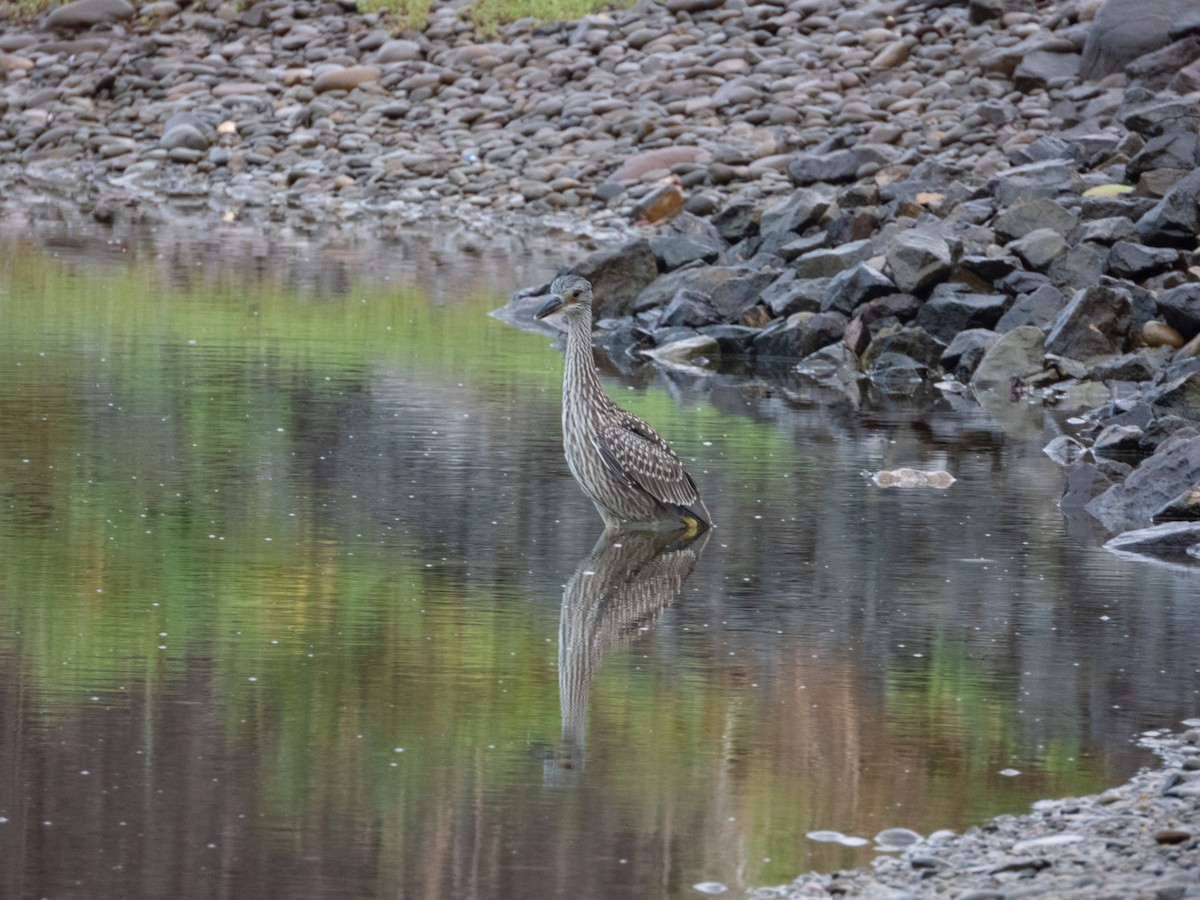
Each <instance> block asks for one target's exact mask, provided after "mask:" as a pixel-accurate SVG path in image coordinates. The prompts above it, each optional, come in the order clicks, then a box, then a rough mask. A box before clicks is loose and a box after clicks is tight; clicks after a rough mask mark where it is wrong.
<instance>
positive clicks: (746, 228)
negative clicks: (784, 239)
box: [712, 200, 760, 244]
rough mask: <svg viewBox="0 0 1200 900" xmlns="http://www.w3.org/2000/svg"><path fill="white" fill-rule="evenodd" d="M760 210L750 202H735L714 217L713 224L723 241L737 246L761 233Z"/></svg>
mask: <svg viewBox="0 0 1200 900" xmlns="http://www.w3.org/2000/svg"><path fill="white" fill-rule="evenodd" d="M759 216H760V212H759V208H758V205H757V204H755V203H753V202H752V201H750V200H734V201H733V202H732V203H729V204H727V205H726V206H725V207H724V208H723V209H722V210H721V211H720V212H718V213H717V214H716V215H714V216H713V217H712V224H713V226H714V227H715V228H716V229H717V232H718V233H719V234H720V235H721V237H722V239H724V240H726V241H728V242H729V243H731V244H736V243H737V242H738V241H740V240H743V239H745V238H748V237H752V236H753V235H756V234H758V231H759Z"/></svg>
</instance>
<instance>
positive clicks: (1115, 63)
mask: <svg viewBox="0 0 1200 900" xmlns="http://www.w3.org/2000/svg"><path fill="white" fill-rule="evenodd" d="M1191 7H1192V3H1191V0H1106V2H1105V3H1104V5H1103V6H1101V7H1100V10H1099V11H1098V12H1097V13H1096V18H1095V19H1094V20H1093V22H1092V27H1091V29H1090V30H1089V31H1088V36H1087V41H1086V43H1085V44H1084V46H1083V60H1082V65H1081V66H1080V69H1079V76H1080V77H1081V78H1085V79H1097V78H1103V77H1104V76H1105V75H1111V74H1112V73H1114V72H1120V71H1121V70H1123V69H1124V68H1125V66H1126V65H1128V64H1129V63H1131V62H1132V61H1133V60H1135V59H1137V58H1138V57H1139V56H1142V55H1143V54H1145V53H1149V52H1150V51H1152V50H1157V49H1158V48H1159V47H1165V46H1166V45H1167V42H1168V41H1169V40H1170V38H1169V31H1170V28H1171V26H1172V25H1173V24H1174V23H1175V22H1176V21H1177V20H1178V19H1179V18H1180V17H1181V16H1182V15H1184V13H1185V12H1187V11H1188V10H1189V9H1191Z"/></svg>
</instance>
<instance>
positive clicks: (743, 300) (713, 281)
mask: <svg viewBox="0 0 1200 900" xmlns="http://www.w3.org/2000/svg"><path fill="white" fill-rule="evenodd" d="M672 274H679V275H682V276H684V278H683V279H682V281H681V282H680V283H679V285H678V286H677V287H676V289H675V290H674V292H673V295H672V297H671V299H670V301H669V302H668V303H667V304H666V307H665V308H664V309H663V313H662V318H661V319H660V320H659V326H660V327H671V326H680V325H685V326H690V327H693V328H694V327H697V326H700V325H712V324H716V323H720V322H728V323H731V322H736V321H737V319H738V317H739V316H740V315H741V313H742V312H743V310H745V309H746V308H747V307H749V306H753V305H755V304H756V303H758V301H759V298H760V296H761V295H762V292H763V290H764V289H765V288H766V287H767V286H768V285H769V284H770V283H771V282H772V281H774V280H775V278H776V277H777V275H778V273H777V272H770V271H766V272H753V271H750V270H747V269H741V268H735V267H726V266H706V267H702V268H696V269H683V270H680V271H679V272H677V273H672ZM667 278H670V276H667ZM664 280H666V279H660V281H664ZM657 287H658V284H654V285H652V286H651V287H650V288H648V289H647V291H652V290H654V289H655V288H657ZM646 293H647V292H646V291H643V293H642V295H640V296H639V297H638V300H637V303H636V306H637V308H638V309H642V308H645V307H644V301H645V296H646Z"/></svg>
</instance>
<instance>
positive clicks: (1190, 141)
mask: <svg viewBox="0 0 1200 900" xmlns="http://www.w3.org/2000/svg"><path fill="white" fill-rule="evenodd" d="M1197 166H1200V135H1197V134H1195V133H1193V132H1190V131H1184V132H1178V131H1172V132H1168V133H1166V134H1160V135H1158V136H1156V137H1152V138H1151V139H1150V140H1149V141H1148V142H1147V143H1146V146H1145V147H1143V148H1142V149H1141V150H1139V151H1138V152H1137V153H1136V154H1134V156H1133V159H1131V160H1129V162H1128V163H1126V164H1125V177H1126V178H1127V179H1128V180H1129V181H1130V182H1134V181H1137V179H1138V178H1140V177H1141V176H1142V174H1143V173H1146V172H1151V171H1153V170H1155V169H1175V170H1178V171H1179V173H1180V175H1183V174H1185V173H1187V172H1190V171H1192V169H1194V168H1196V167H1197Z"/></svg>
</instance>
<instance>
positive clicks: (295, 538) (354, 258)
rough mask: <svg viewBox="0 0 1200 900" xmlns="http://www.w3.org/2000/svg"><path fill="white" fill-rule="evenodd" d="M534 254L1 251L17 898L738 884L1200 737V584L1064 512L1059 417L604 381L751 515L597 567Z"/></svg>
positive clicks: (9, 812) (5, 751) (0, 403)
mask: <svg viewBox="0 0 1200 900" xmlns="http://www.w3.org/2000/svg"><path fill="white" fill-rule="evenodd" d="M502 251H503V252H500V253H491V252H490V251H489V248H488V246H486V245H484V246H478V245H476V246H475V247H473V248H468V252H461V248H460V252H447V251H445V249H444V248H439V247H436V246H432V245H430V244H429V242H428V241H425V240H416V241H413V242H411V243H407V244H405V243H401V244H397V245H375V244H370V245H364V246H340V247H331V246H326V247H323V248H314V247H312V246H309V245H302V244H296V245H294V246H286V245H266V244H263V243H261V241H258V240H255V239H251V238H249V237H246V236H243V237H242V239H241V240H240V241H236V240H235V241H233V242H232V243H229V242H225V243H222V242H219V241H217V240H216V239H213V240H212V241H206V240H205V239H204V238H203V236H199V235H191V236H189V237H187V238H186V239H185V238H183V237H181V236H180V235H178V234H176V235H174V236H165V235H159V236H157V237H155V236H150V237H145V238H144V239H142V240H140V241H138V242H134V243H130V242H111V243H104V242H102V241H100V242H98V241H95V240H90V239H86V238H84V239H79V238H75V237H70V236H68V238H64V237H63V236H61V235H60V236H58V237H57V238H56V239H54V240H50V239H44V240H39V241H36V242H35V241H29V240H22V239H20V238H16V237H13V236H11V235H9V236H7V237H4V238H3V239H0V374H2V377H0V723H2V724H0V895H3V896H6V897H9V896H11V897H26V896H28V897H59V896H73V897H113V896H129V897H132V896H145V897H160V896H178V897H213V896H248V895H252V894H254V893H256V892H257V893H258V894H260V895H263V896H306V897H362V896H409V895H422V896H438V897H450V896H471V897H514V896H577V897H613V896H639V897H654V896H664V897H665V896H685V895H689V894H693V893H696V892H695V888H694V886H695V885H697V884H701V883H704V882H718V883H720V884H723V885H726V886H728V887H730V888H731V889H734V890H735V891H736V889H739V888H744V887H746V886H752V885H756V884H769V883H776V882H781V881H785V880H789V879H790V878H791V877H793V876H794V875H796V874H797V873H799V872H801V871H804V870H807V869H810V868H823V869H829V868H833V867H839V866H844V865H848V864H856V863H863V862H867V861H869V860H870V858H871V857H872V856H873V855H874V851H873V850H872V848H871V847H869V846H868V847H865V848H860V849H854V848H849V847H844V846H842V845H840V844H837V843H830V842H821V841H815V840H812V839H809V838H808V837H806V835H807V834H809V833H810V832H816V831H835V832H840V833H842V834H844V835H848V836H862V837H867V838H871V837H873V836H874V835H875V834H876V833H877V832H879V831H881V830H882V829H884V828H886V827H890V826H903V827H908V828H912V829H915V830H917V831H920V832H923V833H927V832H930V831H932V830H935V829H938V828H943V827H949V828H956V829H957V828H963V827H966V826H968V825H970V824H973V823H977V822H980V821H981V820H983V819H985V818H986V817H988V816H991V815H994V814H997V813H1001V812H1008V811H1019V810H1023V809H1025V808H1026V807H1027V805H1028V804H1029V803H1030V802H1031V801H1033V800H1035V799H1038V798H1041V797H1045V796H1054V795H1065V794H1070V793H1079V792H1090V791H1094V790H1097V789H1101V788H1103V787H1104V786H1106V785H1109V784H1113V783H1116V782H1118V781H1120V780H1122V779H1123V777H1124V776H1125V775H1126V774H1127V773H1129V772H1130V771H1131V770H1132V769H1134V768H1136V767H1137V766H1138V765H1140V764H1143V763H1144V762H1147V760H1146V759H1145V758H1144V757H1142V756H1141V755H1139V754H1138V752H1137V751H1135V750H1134V749H1133V748H1132V746H1131V744H1130V738H1131V737H1132V736H1133V735H1134V734H1135V733H1136V732H1138V731H1139V730H1142V729H1145V728H1149V727H1164V726H1171V725H1173V724H1174V723H1176V722H1177V721H1178V720H1179V719H1181V718H1184V717H1186V716H1188V715H1195V714H1196V711H1197V704H1198V701H1200V693H1198V692H1200V674H1198V672H1197V668H1198V664H1197V655H1196V650H1195V648H1196V647H1197V646H1200V634H1198V632H1200V616H1197V615H1196V612H1197V609H1196V603H1197V600H1196V595H1197V590H1196V584H1195V581H1194V576H1188V575H1187V574H1185V573H1181V572H1177V571H1173V570H1170V569H1167V568H1162V567H1155V566H1153V565H1149V564H1146V563H1139V562H1136V561H1129V560H1124V559H1118V558H1116V557H1114V556H1112V555H1110V554H1108V553H1106V552H1105V551H1103V550H1102V549H1100V548H1099V547H1098V546H1097V543H1096V542H1097V538H1098V535H1096V534H1094V533H1091V532H1089V530H1088V529H1087V528H1086V527H1085V526H1084V525H1083V524H1082V523H1066V522H1064V521H1063V518H1062V516H1061V514H1060V513H1059V511H1058V509H1057V506H1056V502H1055V501H1056V498H1057V496H1058V494H1059V492H1060V490H1061V481H1062V472H1061V470H1060V469H1058V468H1057V467H1056V466H1055V465H1054V464H1053V463H1052V462H1051V461H1050V460H1049V459H1047V458H1046V457H1045V456H1044V454H1043V453H1042V452H1041V447H1042V446H1043V445H1044V444H1045V443H1046V441H1047V440H1048V439H1049V438H1050V437H1052V436H1053V435H1054V434H1055V433H1057V432H1058V431H1059V430H1061V429H1062V428H1064V427H1067V426H1064V425H1062V424H1061V423H1062V422H1064V421H1065V418H1066V415H1067V414H1066V413H1055V414H1054V415H1053V416H1052V415H1050V414H1047V413H1045V412H1044V411H1043V410H1041V409H1039V408H1036V407H1031V406H1013V407H1005V408H1000V409H991V410H983V409H980V408H979V407H977V406H975V405H974V404H972V403H969V402H966V401H962V400H959V399H956V398H953V397H945V396H942V395H941V394H938V393H937V392H933V391H930V392H928V393H927V394H926V393H919V394H918V395H916V396H910V397H904V398H895V397H892V398H889V397H886V396H883V395H878V394H875V393H873V392H866V393H865V394H864V395H862V396H846V395H840V394H833V393H829V392H826V391H822V390H819V389H816V388H814V387H812V386H811V385H807V384H806V383H804V382H801V381H799V380H796V379H794V378H791V377H789V376H787V375H786V373H784V374H783V375H781V376H780V377H775V378H755V377H750V376H749V375H747V374H744V373H738V372H735V371H727V372H724V373H722V374H718V375H714V376H711V377H695V376H691V375H689V376H673V375H670V374H667V373H664V372H662V371H660V370H657V369H654V368H649V367H642V368H637V369H636V370H635V371H632V372H629V373H626V374H624V375H619V376H618V375H617V374H615V372H614V371H611V370H610V371H609V372H608V374H607V375H606V385H607V387H608V388H609V390H610V391H611V392H612V393H613V395H614V396H616V397H617V398H618V399H619V400H620V401H621V402H622V403H625V404H626V405H628V406H630V407H631V408H633V409H634V410H635V411H637V412H639V413H641V414H642V415H644V416H645V417H646V418H648V419H649V420H651V421H652V422H653V423H654V424H655V425H656V426H657V427H658V428H659V429H660V430H661V431H662V432H663V433H664V434H666V435H668V436H669V437H670V439H671V440H672V442H673V443H674V444H675V445H676V447H677V448H678V449H680V451H681V452H682V453H683V455H685V456H686V457H687V458H688V459H689V460H690V463H689V465H690V466H691V468H692V471H693V474H694V475H695V477H696V480H697V481H698V482H699V483H700V485H701V489H702V491H703V494H704V497H705V499H706V502H707V504H708V506H709V508H710V510H711V511H712V513H713V515H714V517H715V518H716V521H717V523H718V526H719V527H718V528H717V529H716V530H715V531H714V532H711V533H710V534H709V535H707V537H706V538H704V539H702V540H700V541H697V542H693V543H691V544H682V543H665V544H664V543H663V542H662V541H655V540H654V539H651V538H649V537H647V536H630V537H628V538H626V539H623V540H620V541H618V542H615V543H614V542H612V541H607V542H606V541H603V540H601V541H599V543H597V538H598V537H599V536H600V531H601V528H600V524H601V523H600V521H599V518H598V517H597V516H596V514H595V511H594V509H593V508H592V506H591V504H590V503H589V502H587V501H586V500H585V499H584V498H583V496H582V495H581V494H580V493H579V491H578V489H577V488H576V487H575V485H574V482H573V481H572V480H571V477H570V475H569V473H568V472H567V469H566V466H565V464H564V463H563V461H562V457H561V451H560V449H559V443H558V441H559V431H558V429H559V424H558V423H559V385H560V380H559V379H560V377H561V365H562V359H561V355H560V354H559V353H558V352H557V351H556V350H554V349H553V347H552V341H551V339H550V338H549V337H548V336H546V335H544V334H536V333H524V332H521V331H517V330H515V329H512V328H509V327H507V326H505V325H503V324H501V323H500V322H498V321H496V320H495V319H493V318H491V317H489V316H488V315H487V313H488V311H489V310H491V309H494V308H495V307H497V306H499V305H500V304H501V303H502V302H503V301H504V299H505V298H506V296H507V292H508V291H509V290H510V289H512V288H514V287H517V286H520V285H522V284H527V283H532V282H534V281H537V280H539V279H541V278H545V277H547V276H548V275H550V274H552V272H553V269H554V267H555V264H556V262H558V260H552V259H547V258H545V257H542V256H538V255H537V254H533V253H528V254H523V253H519V252H513V251H512V250H511V248H502ZM898 466H913V467H916V468H920V469H939V468H940V469H946V470H948V471H949V472H951V473H952V474H953V475H954V476H955V477H956V478H957V479H958V480H957V482H956V483H955V484H954V485H953V486H952V487H951V488H949V489H948V490H899V489H890V490H889V489H882V488H880V487H877V486H876V485H875V484H874V483H873V482H872V481H871V480H870V479H869V477H868V475H869V474H870V473H872V472H875V471H877V470H879V469H884V468H894V467H898ZM1014 772H1016V773H1018V774H1013V773H1014Z"/></svg>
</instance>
